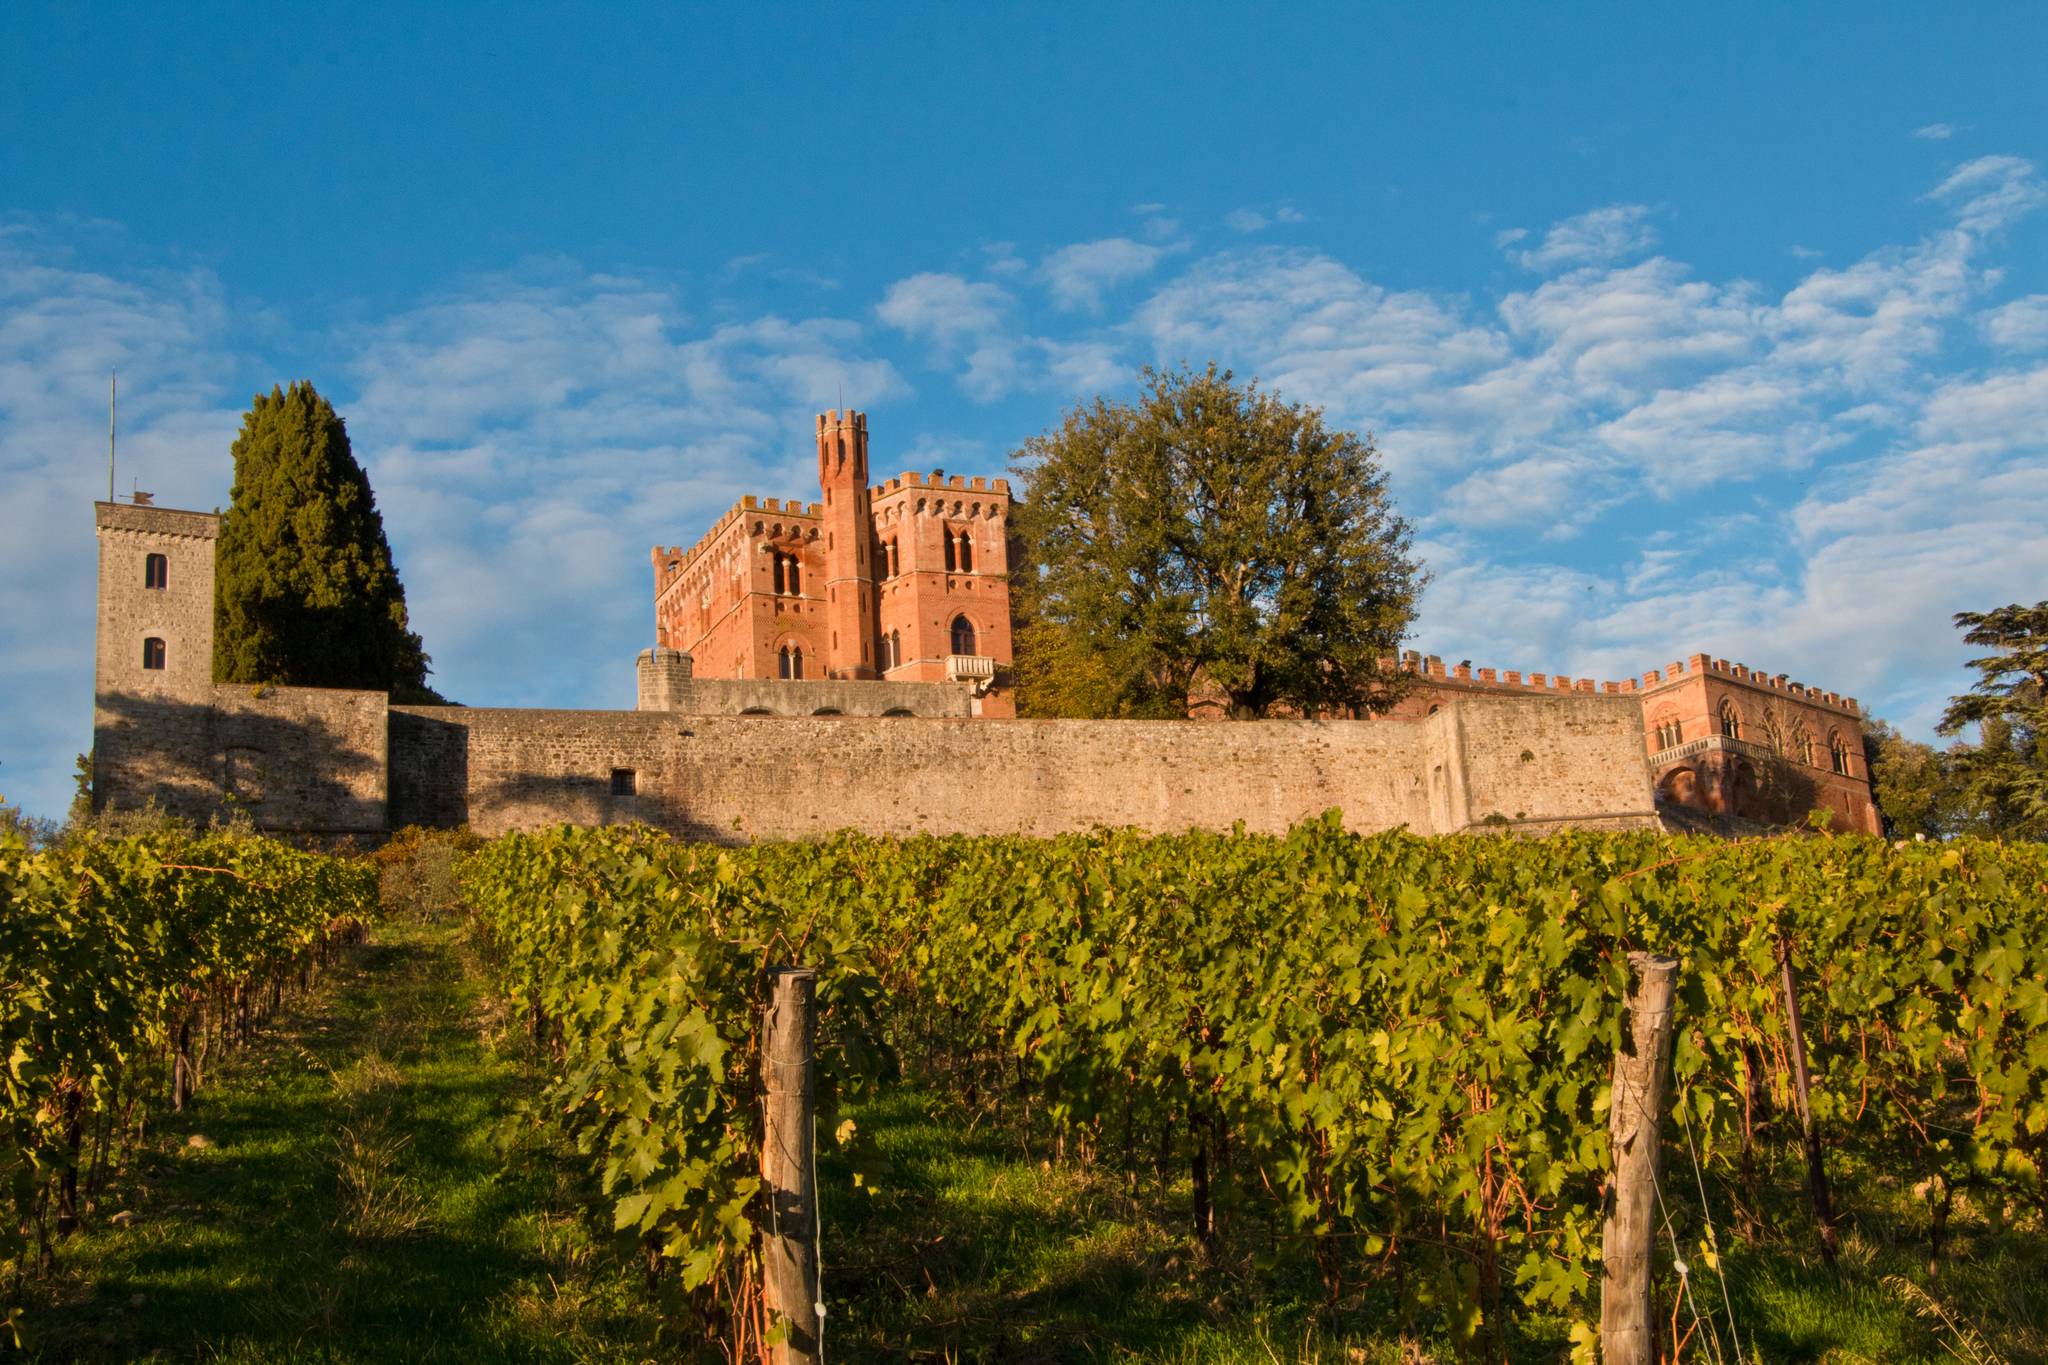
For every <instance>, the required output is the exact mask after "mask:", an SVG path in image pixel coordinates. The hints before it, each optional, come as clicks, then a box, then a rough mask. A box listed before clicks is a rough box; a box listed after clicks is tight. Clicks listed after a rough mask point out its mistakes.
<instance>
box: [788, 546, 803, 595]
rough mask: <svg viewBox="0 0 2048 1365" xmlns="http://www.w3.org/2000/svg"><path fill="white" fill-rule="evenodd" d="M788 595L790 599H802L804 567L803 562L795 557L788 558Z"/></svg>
mask: <svg viewBox="0 0 2048 1365" xmlns="http://www.w3.org/2000/svg"><path fill="white" fill-rule="evenodd" d="M789 595H790V596H791V597H802V596H803V595H804V565H803V561H802V560H800V559H798V558H797V557H796V556H795V555H791V556H790V557H789Z"/></svg>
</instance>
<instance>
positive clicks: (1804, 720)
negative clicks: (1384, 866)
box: [93, 412, 1877, 841]
mask: <svg viewBox="0 0 2048 1365" xmlns="http://www.w3.org/2000/svg"><path fill="white" fill-rule="evenodd" d="M817 452H818V469H819V480H820V485H821V492H822V493H823V495H824V500H823V501H822V502H820V503H811V504H803V503H794V502H790V503H783V502H778V501H777V500H775V499H766V500H764V499H759V498H746V499H743V500H742V501H741V503H740V504H739V505H738V506H737V507H735V508H733V509H732V510H731V511H730V512H728V513H727V514H726V515H725V516H724V517H722V518H721V519H720V520H719V521H718V523H717V524H716V525H715V526H713V528H712V529H711V531H710V532H709V533H708V534H707V535H706V536H705V537H704V538H703V539H702V540H700V541H699V542H698V543H697V544H696V545H695V546H694V547H692V548H691V549H689V550H687V551H684V550H681V549H677V548H657V549H656V550H655V551H654V553H653V556H652V562H653V568H654V605H655V628H656V644H655V646H654V647H653V648H651V649H647V650H643V651H641V653H640V656H639V659H638V661H637V675H636V683H637V694H636V705H635V709H634V710H631V711H602V710H529V709H512V708H491V707H460V706H395V705H392V704H391V703H390V701H389V699H388V697H387V696H386V695H385V694H384V693H382V692H374V691H356V690H349V689H338V688H303V687H280V686H267V685H266V686H246V685H239V684H220V683H215V682H214V681H213V675H212V663H213V622H214V615H213V599H214V550H215V542H216V540H217V538H218V535H219V526H220V518H219V516H218V515H217V514H207V513H199V512H188V511H178V510H173V509H169V508H158V507H139V506H127V505H123V504H119V503H112V502H102V503H96V504H94V512H95V526H96V530H97V534H98V538H99V604H98V638H97V645H96V654H95V678H94V711H93V800H94V804H95V806H96V807H99V808H102V809H104V808H107V807H137V806H141V805H143V804H145V803H149V802H154V803H156V804H158V805H161V806H163V807H165V808H167V809H169V810H171V811H174V812H177V813H180V814H183V815H186V816H189V817H192V818H195V819H202V820H203V819H207V818H210V817H212V816H215V815H218V814H220V813H222V812H223V811H227V810H235V811H239V812H241V813H244V814H246V815H247V816H249V817H250V818H251V819H253V820H254V821H255V823H256V824H257V825H258V826H259V827H261V828H265V829H272V830H280V831H299V832H323V833H346V834H360V835H374V834H377V833H380V832H383V831H386V830H390V829H396V828H399V827H402V826H405V825H428V826H459V825H467V826H469V827H471V828H473V829H475V830H477V831H478V832H480V833H485V834H491V833H497V832H501V831H504V830H509V829H519V828H530V827H534V826H538V825H546V824H553V823H558V822H565V821H566V822H570V823H583V824H603V823H613V822H621V821H640V822H644V823H648V824H653V825H657V826H660V827H663V828H667V829H670V830H672V831H675V832H677V833H680V834H683V835H685V836H688V837H694V838H701V839H712V840H724V841H732V840H737V839H749V838H797V837H807V836H813V835H817V834H822V833H826V832H829V831H831V830H834V829H839V828H844V827H849V826H851V827H855V828H859V829H862V830H865V831H868V832H870V833H877V834H913V833H965V834H1000V833H1032V834H1052V833H1058V832H1062V831H1067V830H1080V829H1087V828H1090V827H1092V826H1095V825H1101V824H1107V825H1135V826H1139V827H1141V828H1145V829H1151V830H1157V831H1179V830H1184V829H1188V828H1191V827H1193V828H1204V829H1229V828H1231V827H1233V826H1234V825H1238V824H1242V825H1243V826H1245V827H1246V828H1249V829H1253V830H1280V829H1284V828H1286V827H1287V826H1288V825H1290V824H1292V823H1295V822H1297V821H1299V820H1302V819H1305V818H1308V817H1310V816H1313V815H1315V814H1318V813H1320V812H1321V811H1323V810H1326V809H1329V808H1331V807H1337V808H1339V809H1341V810H1342V811H1343V813H1344V819H1345V823H1346V825H1347V826H1349V827H1350V828H1353V829H1356V830H1375V829H1385V828H1390V827H1393V826H1397V825H1405V826H1407V827H1409V828H1411V829H1414V830H1416V831H1418V832H1423V833H1452V832H1457V831H1460V830H1468V829H1481V828H1485V829H1498V828H1507V829H1522V830H1526V831H1531V832H1540V831H1543V830H1548V829H1555V828H1559V827H1564V826H1575V827H1582V828H1587V827H1590V828H1641V827H1654V826H1656V825H1657V824H1658V823H1659V821H1660V817H1659V814H1658V799H1659V798H1662V800H1663V801H1664V802H1665V803H1666V805H1667V806H1691V807H1693V808H1695V809H1698V810H1701V811H1708V812H1717V813H1727V814H1733V815H1747V816H1751V817H1770V816H1771V815H1772V814H1773V813H1774V812H1773V808H1772V806H1771V804H1770V800H1771V798H1776V799H1778V800H1780V801H1782V800H1784V799H1786V787H1787V783H1786V781H1785V778H1784V774H1785V773H1787V772H1790V773H1791V774H1792V776H1793V777H1794V778H1796V779H1797V781H1796V782H1793V783H1792V784H1791V786H1792V788H1793V792H1792V796H1793V797H1795V798H1798V799H1805V800H1808V801H1809V803H1810V804H1812V805H1818V806H1823V807H1826V808H1827V809H1830V810H1833V811H1834V812H1836V815H1837V817H1838V820H1837V827H1838V828H1846V829H1853V830H1870V831H1873V832H1874V831H1875V830H1876V828H1877V821H1876V812H1875V810H1874V808H1873V807H1872V806H1871V803H1870V799H1869V783H1868V779H1867V774H1866V773H1865V772H1864V771H1863V768H1862V739H1861V731H1860V728H1859V723H1858V722H1859V713H1858V711H1857V707H1856V704H1855V702H1854V701H1853V700H1851V699H1845V698H1841V697H1838V696H1836V695H1835V694H1833V693H1822V692H1819V691H1816V690H1814V689H1811V688H1806V687H1803V686H1801V685H1799V684H1796V683H1791V682H1788V681H1787V680H1786V679H1785V678H1784V677H1783V676H1782V675H1781V676H1777V677H1765V676H1763V675H1760V674H1757V673H1755V672H1754V671H1753V670H1749V669H1744V668H1742V667H1740V666H1739V665H1731V664H1727V663H1725V662H1723V661H1720V660H1709V659H1707V658H1706V657H1705V656H1703V655H1695V656H1693V657H1692V658H1691V659H1690V660H1689V661H1687V662H1686V663H1684V664H1674V665H1672V666H1671V668H1670V669H1668V670H1664V671H1662V672H1653V673H1650V674H1647V675H1645V676H1644V677H1643V678H1642V679H1641V681H1640V682H1638V681H1637V680H1635V679H1630V680H1628V681H1627V682H1624V683H1594V682H1592V681H1589V680H1583V679H1582V680H1576V681H1574V680H1571V679H1565V678H1559V677H1555V676H1546V675H1543V674H1530V675H1528V677H1526V678H1524V677H1523V676H1522V675H1521V674H1519V673H1514V672H1509V673H1506V674H1496V673H1495V672H1494V671H1493V670H1491V669H1480V670H1478V671H1477V672H1476V673H1475V672H1474V671H1473V670H1472V669H1471V668H1470V666H1469V665H1464V664H1461V665H1459V666H1457V667H1456V668H1455V669H1451V670H1446V669H1445V668H1444V667H1443V664H1442V661H1441V660H1439V659H1436V658H1434V657H1432V658H1428V659H1424V658H1422V657H1420V656H1415V655H1409V656H1405V657H1404V659H1403V660H1402V661H1401V666H1403V667H1405V668H1407V669H1409V670H1410V671H1411V672H1413V673H1415V674H1416V675H1417V676H1416V682H1417V687H1416V689H1415V690H1414V691H1413V692H1412V693H1411V695H1410V696H1409V697H1408V698H1407V699H1406V700H1405V701H1404V702H1403V703H1402V704H1401V705H1400V706H1399V707H1397V708H1396V710H1395V711H1394V712H1393V713H1391V714H1390V715H1389V716H1387V717H1385V718H1379V719H1369V720H1366V719H1360V720H1348V719H1347V720H1318V719H1291V720H1268V721H1248V722H1241V723H1233V724H1200V723H1192V722H1188V721H1059V720H1017V719H1014V716H1015V706H1014V700H1013V698H1012V695H1011V693H1010V691H1009V686H1008V672H1009V669H1008V666H1009V664H1010V660H1011V655H1010V619H1009V591H1008V578H1007V574H1008V564H1009V560H1008V547H1007V543H1006V537H1005V527H1006V526H1007V524H1008V519H1009V512H1010V494H1009V488H1008V485H1007V484H1006V483H1005V482H1004V481H1003V480H1000V479H997V480H993V481H987V480H983V479H973V480H965V479H961V478H958V477H954V478H951V479H947V478H945V477H944V476H943V474H942V473H939V472H934V474H933V475H932V476H931V477H930V478H929V479H927V478H924V477H921V476H919V475H916V474H906V475H904V476H902V477H901V478H899V479H892V480H889V481H888V482H887V483H885V484H880V485H874V486H871V485H870V484H869V483H868V460H867V423H866V419H865V417H864V416H863V415H862V414H859V413H855V412H846V413H838V412H830V413H826V414H824V415H823V416H821V417H820V418H819V419H818V426H817ZM906 722H911V723H906Z"/></svg>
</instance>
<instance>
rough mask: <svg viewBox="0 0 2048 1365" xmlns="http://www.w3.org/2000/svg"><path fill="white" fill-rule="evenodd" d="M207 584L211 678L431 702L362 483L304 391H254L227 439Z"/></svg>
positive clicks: (318, 405)
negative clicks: (211, 579) (222, 500)
mask: <svg viewBox="0 0 2048 1365" xmlns="http://www.w3.org/2000/svg"><path fill="white" fill-rule="evenodd" d="M234 457H235V482H234V490H233V493H232V495H231V500H230V503H229V506H228V510H227V514H226V515H225V516H224V517H223V518H222V519H221V530H220V545H219V552H218V559H217V572H216V578H215V589H214V644H213V649H214V654H213V672H214V677H215V679H216V680H217V681H220V682H238V683H281V684H288V685H294V686H301V687H359V688H370V689H376V690H380V691H389V692H390V693H391V695H392V697H393V698H394V699H395V700H398V701H415V702H418V701H429V702H439V701H441V700H442V698H441V697H440V696H439V695H438V694H436V693H435V692H434V691H433V690H432V689H431V688H429V687H428V686H427V673H428V672H429V669H428V667H427V665H428V658H427V654H426V652H425V650H424V649H423V648H422V646H421V643H420V637H419V636H417V635H415V634H414V633H413V632H412V631H411V629H410V628H409V627H408V625H407V621H406V611H405V588H404V587H403V585H401V584H400V583H399V581H398V571H397V569H396V568H395V567H394V566H393V564H392V561H391V546H390V544H389V542H387V541H386V540H385V538H384V518H383V517H382V516H381V515H380V514H379V513H378V511H377V501H376V498H375V497H374V496H373V495H372V494H371V492H370V480H369V477H368V476H367V475H366V474H364V473H363V469H362V466H361V465H359V464H357V463H356V459H355V455H354V453H353V452H352V451H351V450H350V448H349V440H348V430H347V428H346V426H344V424H343V423H342V420H341V417H340V415H339V414H338V413H336V412H335V410H334V408H333V405H331V404H330V403H329V402H328V401H327V400H326V399H325V398H322V397H321V396H320V395H319V393H317V392H316V391H315V390H314V388H313V386H312V384H310V383H308V382H306V381H304V380H301V381H299V382H297V383H295V384H293V385H292V386H291V387H290V388H289V389H286V390H282V391H280V390H278V389H276V388H273V389H271V391H270V392H269V393H268V394H257V395H256V398H255V401H254V403H253V404H252V405H251V407H250V409H249V411H248V412H247V413H246V414H244V416H243V418H242V431H241V434H240V435H239V436H237V437H236V438H235V445H234Z"/></svg>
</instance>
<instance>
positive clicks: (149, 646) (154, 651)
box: [142, 635, 164, 669]
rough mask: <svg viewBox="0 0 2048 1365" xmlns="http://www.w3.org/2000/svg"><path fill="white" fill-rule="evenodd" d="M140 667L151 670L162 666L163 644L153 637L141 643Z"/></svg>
mask: <svg viewBox="0 0 2048 1365" xmlns="http://www.w3.org/2000/svg"><path fill="white" fill-rule="evenodd" d="M142 666H143V667H144V668H152V669H161V668H162V667H163V666H164V642H163V641H162V640H159V639H157V638H156V636H154V635H152V636H150V637H149V638H148V639H147V640H144V641H143V642H142Z"/></svg>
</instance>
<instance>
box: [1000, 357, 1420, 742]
mask: <svg viewBox="0 0 2048 1365" xmlns="http://www.w3.org/2000/svg"><path fill="white" fill-rule="evenodd" d="M1141 379H1142V385H1141V391H1140V393H1139V395H1138V397H1137V399H1136V401H1135V402H1131V403H1120V402H1112V401H1110V400H1108V399H1105V398H1100V397H1098V398H1096V399H1095V400H1094V401H1093V402H1092V403H1089V404H1086V405H1084V406H1081V407H1079V408H1076V409H1074V410H1073V411H1071V412H1069V413H1068V414H1067V415H1066V417H1065V418H1064V419H1063V421H1062V422H1061V424H1060V425H1059V426H1058V427H1057V428H1056V429H1055V430H1053V431H1051V432H1049V433H1047V434H1045V435H1042V436H1038V437H1035V438H1033V439H1032V440H1030V441H1028V442H1026V443H1025V445H1024V446H1023V448H1022V449H1021V450H1019V451H1018V452H1017V454H1016V456H1015V458H1014V460H1013V470H1014V472H1015V473H1016V475H1017V477H1018V479H1019V481H1020V482H1021V483H1022V484H1023V485H1024V487H1025V490H1026V491H1025V495H1024V500H1023V502H1022V503H1021V504H1020V505H1019V506H1018V508H1017V511H1016V513H1015V514H1014V517H1013V522H1012V525H1013V528H1014V530H1015V532H1016V534H1017V536H1018V538H1019V540H1020V542H1021V546H1020V548H1021V555H1020V562H1019V569H1020V572H1019V573H1017V574H1016V575H1015V576H1014V577H1013V581H1012V589H1011V592H1012V601H1013V604H1014V605H1015V608H1016V610H1017V613H1018V617H1019V626H1018V634H1017V644H1016V655H1017V665H1016V669H1017V675H1018V697H1019V703H1020V707H1021V709H1023V710H1024V712H1025V713H1026V714H1031V715H1066V716H1163V717H1185V716H1186V715H1187V714H1188V707H1189V703H1190V701H1191V700H1192V699H1193V698H1194V697H1195V696H1196V695H1198V694H1199V693H1202V692H1207V691H1211V690H1213V691H1214V692H1215V693H1217V694H1220V696H1221V697H1222V698H1223V699H1225V701H1226V703H1227V705H1228V708H1229V713H1230V714H1231V715H1232V716H1233V717H1244V718H1253V717H1260V716H1265V715H1268V714H1271V713H1272V712H1273V711H1275V710H1276V709H1292V710H1298V711H1301V712H1303V713H1306V714H1322V713H1329V712H1333V711H1336V712H1350V711H1352V710H1376V709H1384V708H1385V707H1386V706H1388V705H1390V704H1391V703H1392V702H1393V700H1394V699H1395V698H1396V697H1398V695H1399V694H1400V692H1401V690H1402V688H1403V685H1404V684H1405V682H1406V678H1405V675H1403V674H1400V673H1399V672H1398V671H1396V670H1393V669H1391V668H1388V667H1385V666H1383V665H1385V664H1386V663H1388V662H1389V661H1391V660H1392V659H1393V657H1394V656H1395V654H1396V652H1397V651H1398V649H1399V647H1400V643H1401V640H1402V637H1403V636H1404V635H1405V634H1406V632H1407V629H1408V625H1409V623H1410V622H1411V621H1412V620H1413V619H1414V615H1415V600H1416V597H1417V594H1418V593H1419V592H1420V591H1421V589H1422V586H1423V584H1424V582H1425V581H1426V575H1425V574H1424V573H1423V571H1422V569H1421V567H1420V566H1419V565H1418V564H1417V563H1416V562H1415V560H1414V559H1413V558H1412V557H1411V553H1410V535H1409V528H1408V523H1407V522H1406V521H1404V520H1403V519H1402V518H1401V517H1400V516H1398V515H1397V514H1396V513H1395V511H1394V507H1393V502H1392V500H1391V498H1390V497H1389V496H1388V491H1387V478H1386V473H1385V471H1384V470H1383V469H1382V468H1381V466H1380V463H1379V456H1378V452H1377V451H1376V450H1375V449H1374V447H1373V444H1372V440H1371V438H1370V437H1369V436H1368V437H1366V438H1362V439H1361V438H1360V437H1358V436H1356V435H1354V434H1353V433H1351V432H1348V431H1335V430H1331V429H1330V428H1329V427H1327V426H1326V425H1324V422H1323V415H1322V413H1321V411H1320V410H1319V409H1316V408H1309V407H1303V406H1301V405H1299V404H1291V403H1286V402H1282V401H1281V400H1280V399H1279V398H1277V397H1276V396H1274V395H1273V394H1271V393H1268V392H1266V391H1264V390H1262V389H1261V388H1260V387H1259V386H1258V384H1257V382H1256V381H1253V382H1250V383H1245V384H1239V383H1237V382H1236V380H1235V378H1234V376H1233V375H1232V374H1231V373H1230V371H1228V370H1224V371H1220V372H1219V371H1218V370H1217V368H1216V367H1215V366H1213V365H1211V366H1210V367H1209V368H1208V369H1206V370H1204V371H1201V372H1199V373H1197V372H1193V371H1189V370H1186V369H1182V370H1177V371H1170V372H1159V371H1154V370H1150V369H1147V370H1146V371H1144V372H1143V375H1142V377H1141Z"/></svg>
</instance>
